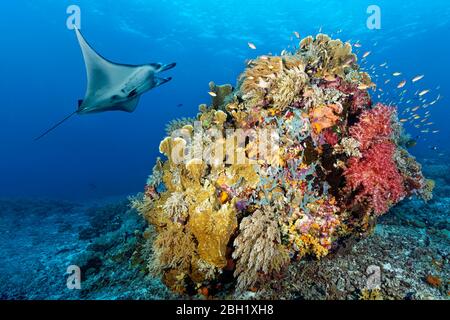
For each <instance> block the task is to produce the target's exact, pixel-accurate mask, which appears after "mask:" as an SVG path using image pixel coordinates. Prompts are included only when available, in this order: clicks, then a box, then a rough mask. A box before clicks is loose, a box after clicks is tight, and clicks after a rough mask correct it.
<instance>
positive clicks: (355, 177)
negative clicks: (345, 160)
mask: <svg viewBox="0 0 450 320" xmlns="http://www.w3.org/2000/svg"><path fill="white" fill-rule="evenodd" d="M394 152H395V145H394V144H393V143H392V142H388V141H385V142H381V143H377V144H375V145H373V146H372V147H371V148H370V149H369V150H367V151H366V152H365V153H364V155H363V157H362V158H355V157H354V158H351V159H350V160H349V164H348V168H347V169H346V170H345V172H344V175H345V177H346V180H347V188H349V189H350V190H353V191H356V192H357V195H356V196H355V198H354V201H355V202H356V203H362V202H365V201H367V202H368V203H369V204H370V205H371V207H373V209H374V211H375V213H376V214H377V215H382V214H384V213H386V212H387V211H388V210H389V206H390V205H393V204H396V203H397V202H399V201H400V200H402V199H403V198H404V197H405V196H406V192H405V189H404V186H403V178H402V176H401V175H400V173H399V171H398V169H397V166H396V164H395V161H394V159H393V156H394Z"/></svg>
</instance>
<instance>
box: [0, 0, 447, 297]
mask: <svg viewBox="0 0 450 320" xmlns="http://www.w3.org/2000/svg"><path fill="white" fill-rule="evenodd" d="M373 5H375V6H376V9H377V10H379V19H380V25H378V27H377V28H369V26H368V25H367V23H368V19H369V18H370V16H371V15H372V14H373V11H371V10H369V11H368V9H370V8H371V7H370V6H372V9H373ZM1 12H2V15H1V19H0V28H1V30H3V32H2V50H0V61H1V76H2V80H1V92H2V101H1V107H0V256H1V258H0V261H1V263H0V299H20V300H21V299H79V298H81V299H174V298H179V297H180V296H179V295H177V294H174V293H173V292H171V291H170V290H169V289H168V288H167V287H166V286H165V285H164V284H163V283H162V282H161V281H160V279H159V278H157V277H152V276H149V275H148V274H145V272H141V271H142V270H141V269H140V268H142V267H139V263H133V261H134V260H133V253H134V252H135V249H136V247H137V246H138V245H139V241H140V237H141V236H138V235H140V234H141V233H142V232H143V231H144V230H145V228H146V225H145V223H144V221H143V219H142V217H140V216H139V215H137V214H136V212H134V211H133V210H129V204H128V200H127V197H128V196H130V195H135V194H137V193H139V192H142V191H143V190H144V186H145V184H146V180H147V177H148V175H149V173H150V172H151V169H152V167H153V166H154V164H155V161H156V159H157V157H160V156H161V154H160V153H159V144H160V141H161V140H162V139H163V138H164V137H165V135H166V133H165V126H166V124H167V123H169V121H171V120H173V119H175V118H183V117H193V116H195V115H196V114H197V112H198V106H199V105H200V104H201V103H205V102H207V101H209V100H210V99H211V97H210V95H208V91H210V89H209V87H208V83H209V82H210V81H214V82H215V83H216V84H225V83H231V84H232V85H235V84H236V81H237V78H238V76H239V75H240V74H241V72H242V71H243V70H244V68H245V66H246V60H248V59H253V58H255V57H256V56H260V55H265V54H270V53H272V54H274V55H279V54H280V52H281V51H282V50H284V49H286V50H288V48H293V47H294V46H296V45H298V39H297V36H296V33H298V34H299V35H300V37H301V38H304V37H306V36H308V35H312V36H315V35H316V34H318V33H326V34H328V35H330V36H331V37H332V38H339V39H341V40H343V41H350V42H351V43H352V44H355V43H357V44H358V45H357V46H356V47H354V50H356V53H357V55H358V58H359V61H358V62H359V63H360V65H361V68H362V69H363V70H364V71H366V72H368V73H369V74H370V75H371V77H372V79H373V81H374V82H375V83H376V84H377V90H376V91H373V92H372V93H371V96H372V99H373V101H374V102H382V103H385V104H390V105H395V106H397V107H398V110H399V118H407V119H406V120H405V123H404V126H405V128H406V130H407V132H408V133H409V134H410V135H411V137H412V138H413V140H414V141H415V145H414V146H412V147H411V148H410V149H409V152H410V153H411V154H413V155H414V156H416V157H417V160H418V162H420V163H421V164H422V166H423V172H424V175H425V176H426V177H427V178H430V179H433V180H434V181H435V183H436V187H435V191H434V198H433V200H431V201H429V202H428V203H426V204H425V203H423V202H421V201H419V200H417V199H416V198H412V199H406V200H404V201H403V202H401V203H400V204H399V205H397V206H395V207H394V208H393V209H391V211H390V212H389V213H388V214H386V215H385V216H383V217H382V218H381V219H380V222H379V225H378V226H377V227H376V229H375V232H374V234H372V235H371V236H369V237H368V238H366V239H364V240H362V242H359V243H358V244H356V245H355V247H354V249H353V251H352V252H351V253H349V255H350V256H349V255H341V256H338V257H336V258H335V259H334V260H321V261H313V262H311V266H309V267H308V268H309V269H308V268H307V267H306V266H305V270H310V272H313V270H317V269H319V270H323V273H324V275H323V279H321V281H323V283H325V282H327V281H328V280H329V277H332V276H331V274H333V272H335V271H333V270H335V269H336V268H338V269H339V270H340V271H339V272H338V273H339V277H341V278H342V279H346V277H350V276H349V274H352V275H353V277H358V276H361V277H364V274H365V273H366V266H368V265H372V264H374V263H377V264H379V265H380V264H381V265H382V270H383V276H384V278H383V279H385V281H386V282H384V283H383V290H384V291H383V292H384V294H385V295H386V298H395V299H408V298H416V299H448V295H449V292H450V291H449V290H450V289H449V286H448V281H449V274H450V271H449V266H448V259H449V252H448V249H449V241H450V239H449V236H450V233H449V231H450V230H449V228H450V221H449V218H450V139H449V137H450V126H449V125H448V121H449V119H450V109H449V106H448V99H449V98H450V84H449V80H448V79H449V75H450V64H449V63H448V57H449V56H450V44H449V41H448V40H449V34H450V6H449V3H448V1H447V0H433V1H424V0H411V1H402V0H376V1H365V0H358V1H354V0H340V1H335V0H330V1H319V0H298V1H294V0H278V1H277V0H267V1H257V0H248V1H237V0H222V1H217V0H210V1H204V0H187V1H181V0H180V1H178V0H158V1H156V0H149V1H143V0H127V1H125V0H118V1H113V2H112V1H102V0H95V1H92V0H90V1H87V0H86V1H83V0H81V1H65V0H64V1H52V0H38V1H26V0H19V1H3V3H2V4H1ZM78 14H79V16H78ZM74 15H75V16H76V17H77V18H78V17H79V18H80V19H79V20H71V19H75V18H74ZM73 21H75V22H77V23H78V27H79V28H80V30H81V32H82V33H83V35H84V37H85V38H86V39H87V41H88V42H89V43H90V44H91V45H92V46H93V48H95V50H96V51H97V52H99V53H100V54H101V55H103V56H104V57H106V58H108V59H109V60H111V61H115V62H120V63H125V64H144V63H150V62H161V63H164V64H166V63H172V62H176V63H177V66H176V67H175V68H174V69H172V70H170V71H167V76H170V77H173V79H172V80H171V81H170V82H169V83H167V84H164V85H162V86H161V87H158V88H155V89H153V90H151V91H150V92H149V93H146V94H145V95H143V96H142V97H141V100H140V103H139V105H138V107H137V109H136V111H135V112H133V113H124V112H105V113H98V114H92V115H80V116H78V115H76V116H74V117H72V118H71V119H69V120H68V121H67V122H65V123H64V124H63V125H62V126H60V127H59V128H57V129H56V130H54V131H53V132H51V133H50V134H48V135H47V136H45V137H44V138H43V139H41V140H39V141H34V138H36V137H37V136H38V135H39V134H41V133H42V132H43V131H45V130H46V129H47V128H49V127H51V126H52V125H53V124H54V123H56V122H58V121H59V120H61V119H62V118H64V117H65V116H67V115H68V114H70V113H72V112H74V111H75V110H76V109H77V106H78V104H77V101H78V100H79V99H83V97H84V93H85V89H86V85H87V82H86V75H85V74H86V71H85V66H84V61H83V56H82V54H81V51H80V47H79V44H78V42H77V37H76V34H75V31H74V30H73V29H71V28H68V25H70V22H73ZM68 22H69V23H68ZM363 56H366V57H365V58H363ZM422 75H423V78H422ZM415 77H416V81H414V82H413V81H412V80H413V79H414V78H415ZM418 78H420V79H419V80H417V79H418ZM403 80H406V81H407V83H406V85H405V86H404V87H401V85H399V84H400V83H401V81H403ZM399 87H400V88H399ZM379 89H381V90H379ZM405 89H406V90H407V91H406V92H404V91H403V90H405ZM425 91H426V92H425ZM424 92H425V93H424ZM419 98H420V99H419ZM424 106H425V107H424ZM415 107H419V108H417V109H415ZM415 117H419V118H417V119H416V118H415ZM422 119H426V121H422ZM367 248H369V249H367ZM130 261H131V262H130ZM71 265H77V266H80V267H81V270H82V272H83V278H82V280H83V281H82V284H83V287H82V289H81V290H76V289H75V290H70V289H69V288H67V285H66V284H67V283H66V280H67V277H68V275H67V268H68V267H69V266H71ZM136 265H138V266H136ZM328 273H329V274H328ZM334 274H335V273H334ZM305 276H306V275H304V277H305ZM297 280H298V283H300V282H302V281H303V283H305V282H304V281H305V279H303V278H299V279H297ZM315 286H316V287H314V286H313V285H311V286H308V287H306V285H305V287H304V288H297V287H296V288H295V290H294V289H292V288H290V289H286V290H285V291H283V292H279V294H278V295H276V296H275V295H272V294H267V296H256V297H257V298H275V299H276V298H288V299H291V298H306V299H358V298H359V297H360V296H361V294H360V288H357V287H356V285H355V284H352V283H351V281H348V282H346V281H344V284H339V283H338V284H337V285H336V288H337V289H336V290H335V292H334V293H330V292H329V291H325V293H324V291H323V290H319V289H318V288H320V286H321V284H320V281H319V282H317V281H316V284H315ZM307 288H309V289H307ZM252 294H253V293H252ZM252 297H253V296H252Z"/></svg>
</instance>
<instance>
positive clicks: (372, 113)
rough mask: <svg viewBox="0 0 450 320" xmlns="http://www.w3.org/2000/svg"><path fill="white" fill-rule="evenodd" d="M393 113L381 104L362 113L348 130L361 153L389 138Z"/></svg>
mask: <svg viewBox="0 0 450 320" xmlns="http://www.w3.org/2000/svg"><path fill="white" fill-rule="evenodd" d="M394 112H395V109H394V108H391V107H388V106H385V105H382V104H377V105H376V106H375V107H374V108H373V109H370V110H365V111H363V112H362V114H361V116H360V117H359V122H358V123H357V124H356V125H354V126H353V127H351V128H350V129H349V132H350V136H351V137H353V138H355V139H356V140H358V141H359V143H360V149H361V151H363V150H367V149H368V148H370V146H371V145H373V144H375V143H378V142H382V141H385V140H387V139H390V138H391V136H392V115H393V113H394Z"/></svg>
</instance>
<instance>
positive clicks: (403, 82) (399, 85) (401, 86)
mask: <svg viewBox="0 0 450 320" xmlns="http://www.w3.org/2000/svg"><path fill="white" fill-rule="evenodd" d="M405 85H406V80H403V81H402V82H400V83H399V84H398V86H397V88H398V89H401V88H403V87H404V86H405Z"/></svg>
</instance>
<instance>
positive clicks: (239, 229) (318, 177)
mask: <svg viewBox="0 0 450 320" xmlns="http://www.w3.org/2000/svg"><path fill="white" fill-rule="evenodd" d="M373 86H374V85H373V83H372V82H371V80H370V77H369V75H368V74H366V73H364V72H361V71H360V69H359V66H358V64H357V58H356V56H355V55H354V54H353V53H352V47H351V45H350V44H348V43H342V42H341V41H340V40H332V39H330V38H329V37H328V36H326V35H322V34H320V35H318V36H317V37H315V38H313V37H308V38H306V39H303V41H302V42H301V43H300V46H299V49H298V51H297V52H293V53H288V54H284V55H282V56H261V57H258V58H257V59H255V60H252V61H250V62H249V63H248V67H247V69H246V70H245V71H244V73H243V74H242V75H241V76H240V77H239V80H238V85H237V87H236V88H235V89H233V88H232V87H231V86H230V85H225V86H216V85H215V84H214V83H210V90H211V91H213V92H215V93H216V95H215V97H214V98H213V101H212V103H211V105H210V106H207V105H201V106H200V113H199V114H198V115H197V117H196V119H193V120H192V121H191V120H189V121H181V122H174V123H173V124H171V127H170V130H169V133H170V135H169V136H168V137H166V138H165V139H164V140H163V141H162V142H161V145H160V151H161V153H163V154H164V155H165V156H166V157H167V160H165V161H161V160H158V162H157V165H156V166H155V169H154V172H153V175H152V176H151V178H150V179H149V180H148V184H147V186H146V189H145V193H144V195H143V198H142V199H141V200H136V199H135V200H134V201H133V205H134V206H135V207H136V208H137V209H138V210H139V211H140V213H141V214H142V215H143V217H144V218H146V219H147V221H148V222H149V223H150V224H151V225H152V226H153V227H154V228H155V230H156V235H155V239H154V240H153V241H152V243H151V244H150V245H151V246H152V249H151V251H152V254H151V255H149V261H148V263H149V267H150V269H151V270H152V271H154V272H155V273H157V274H159V275H161V276H162V279H163V281H164V282H165V283H166V284H167V285H168V286H169V287H170V288H172V289H173V290H175V291H177V292H187V293H191V292H208V293H214V291H215V290H216V289H220V288H222V287H223V284H224V283H226V282H228V283H229V282H230V281H231V282H232V281H234V280H236V287H237V289H239V290H247V289H254V290H257V289H258V287H259V286H260V285H261V284H262V283H263V282H264V280H265V279H268V278H273V277H277V276H280V275H282V273H283V271H284V270H286V269H287V267H288V266H289V264H290V262H292V261H299V260H302V259H304V258H306V257H311V258H314V259H321V258H322V257H324V256H326V255H328V254H329V253H330V252H333V251H335V250H336V249H337V248H339V247H340V246H341V245H342V244H343V243H344V242H346V241H348V240H350V239H357V238H359V237H361V236H362V235H364V234H368V233H370V232H371V231H372V230H373V228H374V226H375V223H376V220H377V218H378V217H379V216H381V215H383V214H385V213H386V212H387V211H388V210H389V209H390V208H391V207H392V206H394V205H395V204H397V203H398V202H399V201H401V200H402V199H404V198H406V197H409V196H412V195H415V194H417V195H419V196H422V198H423V199H425V200H429V199H430V198H431V190H432V186H433V184H432V183H431V182H430V181H427V180H426V179H425V178H424V176H423V175H422V173H421V167H420V165H419V164H418V163H417V162H416V161H415V159H414V158H413V157H412V156H410V155H409V153H408V152H407V151H406V150H405V149H403V148H402V147H401V146H400V140H401V139H400V135H401V131H402V129H401V124H400V122H399V121H398V119H397V116H396V109H395V107H390V106H385V105H381V104H377V105H375V106H372V101H371V98H370V95H369V93H368V90H369V89H370V88H372V87H373Z"/></svg>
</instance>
